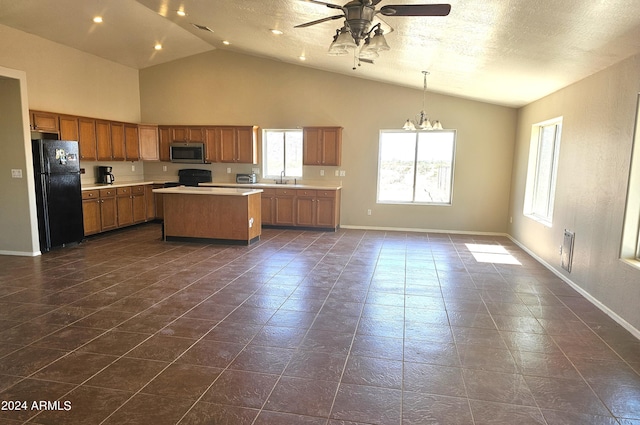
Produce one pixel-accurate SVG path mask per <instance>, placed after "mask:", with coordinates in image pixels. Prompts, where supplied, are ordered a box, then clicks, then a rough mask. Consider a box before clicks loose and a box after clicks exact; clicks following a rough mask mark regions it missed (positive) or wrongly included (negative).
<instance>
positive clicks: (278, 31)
mask: <svg viewBox="0 0 640 425" xmlns="http://www.w3.org/2000/svg"><path fill="white" fill-rule="evenodd" d="M269 31H271V34H275V35H282V34H284V33H283V32H282V31H280V30H277V29H275V28H273V29H270V30H269Z"/></svg>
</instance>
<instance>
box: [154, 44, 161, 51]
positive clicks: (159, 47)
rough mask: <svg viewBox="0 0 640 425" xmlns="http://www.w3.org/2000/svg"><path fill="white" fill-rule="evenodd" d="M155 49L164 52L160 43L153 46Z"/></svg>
mask: <svg viewBox="0 0 640 425" xmlns="http://www.w3.org/2000/svg"><path fill="white" fill-rule="evenodd" d="M153 48H154V49H156V50H162V44H160V43H158V44H156V45H155V46H153Z"/></svg>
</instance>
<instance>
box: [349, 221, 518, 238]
mask: <svg viewBox="0 0 640 425" xmlns="http://www.w3.org/2000/svg"><path fill="white" fill-rule="evenodd" d="M340 228H341V229H354V230H371V231H381V232H413V233H451V234H454V235H479V236H506V237H508V236H509V235H507V234H506V233H499V232H475V231H467V230H442V229H416V228H415V227H377V226H354V225H350V224H346V225H342V224H341V225H340Z"/></svg>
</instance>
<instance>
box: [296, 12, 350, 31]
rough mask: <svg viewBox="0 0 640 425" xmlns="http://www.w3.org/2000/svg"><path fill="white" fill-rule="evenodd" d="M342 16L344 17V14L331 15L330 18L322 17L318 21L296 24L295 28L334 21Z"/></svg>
mask: <svg viewBox="0 0 640 425" xmlns="http://www.w3.org/2000/svg"><path fill="white" fill-rule="evenodd" d="M340 18H344V15H335V16H329V17H328V18H322V19H318V20H316V21H311V22H307V23H306V24H300V25H296V26H295V27H294V28H305V27H310V26H311V25H315V24H320V23H322V22H327V21H333V20H334V19H340Z"/></svg>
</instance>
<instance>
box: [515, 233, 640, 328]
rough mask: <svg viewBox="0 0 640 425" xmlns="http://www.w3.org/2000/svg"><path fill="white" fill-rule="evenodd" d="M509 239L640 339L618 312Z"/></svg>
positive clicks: (519, 243) (527, 249) (524, 247)
mask: <svg viewBox="0 0 640 425" xmlns="http://www.w3.org/2000/svg"><path fill="white" fill-rule="evenodd" d="M507 237H508V238H509V239H511V240H512V241H513V243H515V244H516V245H518V246H519V247H520V248H521V249H522V250H523V251H525V252H526V253H527V254H529V255H530V256H532V257H533V258H534V259H535V260H536V261H537V262H539V263H540V264H542V265H543V266H545V267H546V268H547V269H548V270H549V271H550V272H551V273H553V274H555V275H556V276H558V277H559V278H560V279H562V280H563V281H564V282H565V283H566V284H567V285H569V286H571V287H572V288H573V289H575V290H576V292H578V293H579V294H580V295H582V296H583V297H585V298H586V299H587V300H588V301H589V302H590V303H591V304H593V305H595V306H596V307H598V308H599V309H600V310H601V311H602V312H603V313H604V314H606V315H607V316H609V317H610V318H611V319H613V320H614V321H615V322H616V323H618V324H619V325H620V326H622V327H623V328H625V329H626V330H628V331H629V332H631V334H632V335H633V336H635V337H636V338H638V339H640V330H638V329H636V328H635V327H634V326H633V325H632V324H631V323H629V322H627V321H626V320H624V319H623V318H622V317H620V316H619V315H618V314H617V313H616V312H614V311H613V310H611V309H610V308H609V307H607V306H606V305H604V304H602V303H601V302H600V301H599V300H598V299H597V298H595V297H594V296H593V295H591V294H590V293H589V292H587V291H585V290H584V289H583V288H582V287H580V286H579V285H578V284H577V283H575V282H574V281H572V280H571V279H569V278H568V277H567V276H565V275H564V274H563V273H561V272H560V271H559V270H558V269H556V268H555V267H553V266H552V265H551V264H549V263H547V262H546V261H544V260H543V259H542V258H540V257H539V256H538V255H536V254H535V253H534V252H532V251H531V250H530V249H529V248H527V247H526V246H524V245H523V244H522V243H521V242H520V241H518V240H517V239H515V238H514V237H512V236H511V235H507Z"/></svg>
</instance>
